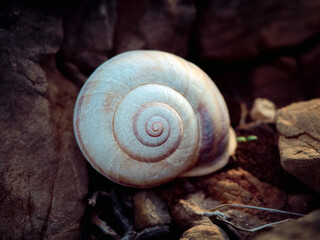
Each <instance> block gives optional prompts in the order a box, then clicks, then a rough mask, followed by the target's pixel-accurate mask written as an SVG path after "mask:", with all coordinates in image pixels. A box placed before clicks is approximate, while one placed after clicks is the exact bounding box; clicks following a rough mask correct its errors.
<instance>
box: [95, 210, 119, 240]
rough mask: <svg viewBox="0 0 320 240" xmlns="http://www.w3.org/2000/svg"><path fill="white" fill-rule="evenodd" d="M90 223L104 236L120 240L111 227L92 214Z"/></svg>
mask: <svg viewBox="0 0 320 240" xmlns="http://www.w3.org/2000/svg"><path fill="white" fill-rule="evenodd" d="M91 221H92V223H93V224H95V225H96V226H97V227H99V228H100V229H101V231H102V232H103V233H104V234H105V235H108V236H110V237H112V238H113V239H115V240H119V239H120V238H121V237H120V236H119V235H118V234H117V233H116V232H115V231H114V230H113V229H112V228H111V227H109V226H108V225H107V223H106V222H105V221H103V220H102V219H100V218H99V217H98V215H97V214H96V213H92V216H91Z"/></svg>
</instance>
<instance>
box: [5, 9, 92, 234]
mask: <svg viewBox="0 0 320 240" xmlns="http://www.w3.org/2000/svg"><path fill="white" fill-rule="evenodd" d="M0 15H1V18H2V19H4V20H5V21H4V25H2V26H5V27H4V29H3V30H2V31H1V32H0V52H1V53H0V56H1V57H0V79H1V87H0V106H1V108H0V129H1V131H0V139H1V140H0V144H1V149H0V184H1V187H0V196H1V201H0V235H1V238H2V239H79V237H80V228H79V227H80V226H79V225H80V219H81V217H82V214H83V212H84V207H85V206H84V204H83V202H82V199H83V197H84V195H85V194H86V192H87V174H86V164H85V161H84V159H83V157H82V156H81V154H80V151H79V150H78V148H77V146H76V143H75V139H74V136H73V130H72V114H73V113H72V112H73V104H74V100H75V97H76V95H77V92H78V89H77V88H76V87H75V86H73V85H72V84H71V83H70V82H69V81H67V80H66V79H65V78H63V77H61V76H60V75H59V74H58V73H57V72H55V71H51V70H48V69H47V68H46V70H47V72H45V71H44V70H43V69H42V68H41V67H40V65H39V61H40V60H42V59H43V58H44V56H46V55H51V54H54V53H56V52H57V51H58V49H59V44H60V43H61V40H62V21H61V18H60V17H59V15H57V14H56V13H54V12H51V11H45V12H42V11H39V10H33V9H30V8H28V7H26V6H23V5H19V4H15V5H11V6H9V7H6V8H3V9H1V14H0Z"/></svg>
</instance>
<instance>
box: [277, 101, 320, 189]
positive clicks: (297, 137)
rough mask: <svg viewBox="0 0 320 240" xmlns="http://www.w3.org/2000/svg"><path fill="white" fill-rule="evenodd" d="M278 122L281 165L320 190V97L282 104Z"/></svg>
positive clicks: (278, 113)
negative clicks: (283, 105) (284, 105)
mask: <svg viewBox="0 0 320 240" xmlns="http://www.w3.org/2000/svg"><path fill="white" fill-rule="evenodd" d="M276 124H277V130H278V132H279V134H280V137H279V150H280V158H281V165H282V166H283V168H284V169H285V170H286V171H287V172H289V173H290V174H292V175H293V176H295V177H297V178H299V179H300V180H301V181H303V182H304V183H306V184H307V185H309V186H310V187H312V188H313V189H314V190H316V191H317V192H318V193H320V133H319V129H320V99H315V100H311V101H307V102H300V103H295V104H291V105H289V106H287V107H284V108H281V109H280V110H278V112H277V117H276Z"/></svg>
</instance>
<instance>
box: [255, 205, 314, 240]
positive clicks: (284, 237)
mask: <svg viewBox="0 0 320 240" xmlns="http://www.w3.org/2000/svg"><path fill="white" fill-rule="evenodd" d="M319 226H320V210H317V211H314V212H312V213H310V214H308V215H307V216H305V217H302V218H300V219H299V220H297V221H290V222H287V223H283V224H281V225H278V226H276V227H274V228H273V229H272V230H270V231H268V232H265V233H262V234H261V235H259V236H257V237H256V238H254V239H255V240H269V239H274V240H291V239H295V240H314V239H320V228H319Z"/></svg>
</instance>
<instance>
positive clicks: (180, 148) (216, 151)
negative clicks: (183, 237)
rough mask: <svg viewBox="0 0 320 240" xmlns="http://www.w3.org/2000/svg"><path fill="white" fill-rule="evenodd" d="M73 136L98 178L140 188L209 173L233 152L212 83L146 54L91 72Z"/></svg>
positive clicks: (189, 67) (168, 57) (177, 61)
mask: <svg viewBox="0 0 320 240" xmlns="http://www.w3.org/2000/svg"><path fill="white" fill-rule="evenodd" d="M74 131H75V136H76V140H77V143H78V145H79V147H80V149H81V151H82V153H83V155H84V156H85V158H86V159H87V160H88V161H89V162H90V164H91V165H92V166H93V167H94V168H95V169H96V170H97V171H98V172H100V173H101V174H102V175H104V176H106V177H107V178H109V179H111V180H112V181H114V182H117V183H119V184H123V185H126V186H132V187H141V188H146V187H152V186H156V185H160V184H162V183H165V182H168V181H170V180H172V179H174V178H176V177H178V176H199V175H204V174H208V173H211V172H213V171H216V170H218V169H220V168H222V167H223V166H225V165H226V164H227V162H228V159H229V156H230V154H232V153H233V152H234V150H235V147H236V141H235V135H234V132H233V130H232V129H231V128H230V121H229V115H228V110H227V107H226V104H225V101H224V99H223V97H222V95H221V94H220V92H219V90H218V89H217V87H216V86H215V84H214V83H213V82H212V80H211V79H210V78H209V77H208V76H207V75H206V74H205V73H204V72H203V71H202V70H201V69H200V68H198V67H197V66H195V65H194V64H192V63H190V62H188V61H186V60H184V59H182V58H180V57H177V56H175V55H173V54H169V53H165V52H160V51H150V50H140V51H130V52H126V53H122V54H120V55H117V56H116V57H113V58H112V59H110V60H108V61H107V62H105V63H104V64H102V65H101V66H100V67H99V68H97V69H96V70H95V72H94V73H93V74H92V75H91V76H90V77H89V79H88V80H87V82H86V83H85V85H84V86H83V88H82V89H81V91H80V93H79V96H78V99H77V102H76V105H75V111H74Z"/></svg>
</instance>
